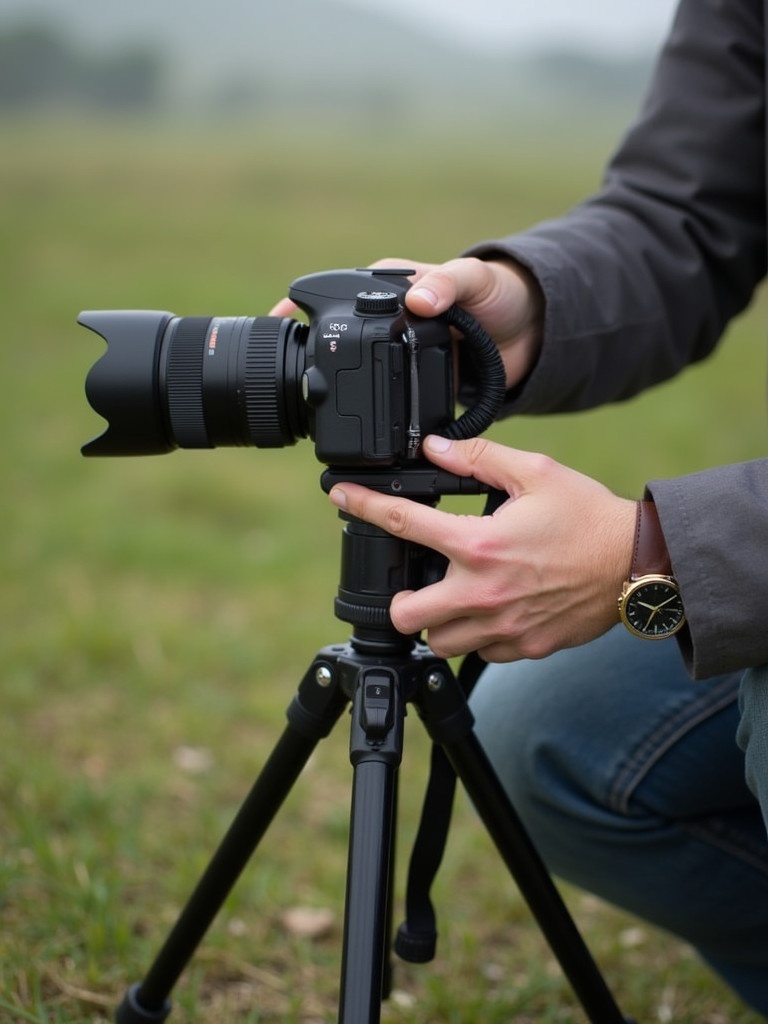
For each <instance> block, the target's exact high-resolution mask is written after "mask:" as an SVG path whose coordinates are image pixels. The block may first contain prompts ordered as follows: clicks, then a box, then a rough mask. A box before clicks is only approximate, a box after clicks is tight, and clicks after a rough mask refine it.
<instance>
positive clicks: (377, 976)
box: [116, 491, 627, 1024]
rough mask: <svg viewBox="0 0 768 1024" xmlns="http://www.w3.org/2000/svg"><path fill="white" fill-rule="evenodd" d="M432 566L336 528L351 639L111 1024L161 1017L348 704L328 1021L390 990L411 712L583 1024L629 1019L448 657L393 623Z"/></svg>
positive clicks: (338, 649) (376, 1014) (326, 652)
mask: <svg viewBox="0 0 768 1024" xmlns="http://www.w3.org/2000/svg"><path fill="white" fill-rule="evenodd" d="M442 493H446V492H445V491H443V492H442ZM342 518H346V517H342ZM429 558H430V556H429V554H428V553H427V552H425V551H424V550H423V549H421V548H416V547H415V546H414V545H411V544H408V543H406V542H404V541H399V540H397V539H395V538H393V537H391V536H389V535H388V534H386V533H384V532H382V531H381V530H378V529H376V528H375V527H372V526H368V525H367V524H365V523H362V522H360V521H359V520H355V519H348V520H347V525H346V527H345V529H344V533H343V544H342V571H341V586H340V589H339V596H338V598H337V601H336V614H337V616H338V617H339V618H340V619H342V620H343V621H346V622H350V623H351V624H352V626H353V634H352V638H351V640H350V641H349V642H348V643H346V644H341V645H336V646H331V647H325V648H323V649H322V650H321V651H320V652H319V653H318V654H317V656H316V657H315V659H314V661H313V662H312V664H311V665H310V667H309V669H308V671H307V672H306V674H305V676H304V678H303V679H302V680H301V683H300V684H299V687H298V690H297V693H296V695H295V696H294V698H293V700H292V702H291V704H290V706H289V708H288V711H287V718H288V725H287V727H286V728H285V731H284V732H283V735H282V736H281V738H280V739H279V741H278V743H277V745H276V746H275V748H274V750H273V751H272V753H271V755H270V757H269V758H268V760H267V762H266V764H265V765H264V768H263V769H262V771H261V773H260V775H259V777H258V778H257V780H256V782H255V784H254V786H253V788H252V790H251V792H250V794H249V795H248V797H247V798H246V800H245V802H244V804H243V805H242V807H241V808H240V810H239V812H238V814H237V816H236V817H235V819H234V821H233V823H232V825H231V827H230V829H229V831H228V832H227V834H226V836H225V837H224V839H223V841H222V843H221V845H220V846H219V849H218V850H217V852H216V853H215V855H214V857H213V859H212V860H211V862H210V864H209V866H208V868H207V869H206V871H205V873H204V874H203V876H202V878H201V880H200V882H199V883H198V886H197V888H196V889H195V891H194V893H193V894H192V897H191V898H190V900H189V902H188V903H187V905H186V907H185V908H184V909H183V910H182V912H181V914H180V916H179V918H178V920H177V922H176V924H175V926H174V927H173V929H172V931H171V932H170V934H169V935H168V937H167V939H166V941H165V944H164V946H163V947H162V949H161V951H160V952H159V954H158V956H157V958H156V959H155V962H154V963H153V964H152V966H151V967H150V969H149V971H148V973H147V975H146V977H145V978H144V980H143V981H142V982H141V983H139V984H137V985H134V986H133V987H132V988H131V989H130V990H129V991H128V993H127V994H126V996H125V998H124V1000H123V1002H122V1004H121V1005H120V1007H119V1009H118V1011H117V1014H116V1021H117V1024H148V1022H160V1021H163V1020H165V1018H166V1016H167V1015H168V1013H169V1012H170V1009H171V1004H170V1000H169V996H170V992H171V990H172V988H173V986H174V985H175V983H176V982H177V980H178V979H179V977H180V975H181V973H182V971H183V970H184V968H185V967H186V965H187V963H188V962H189V960H190V959H191V957H192V955H193V954H194V952H195V949H196V948H197V946H198V945H199V943H200V941H201V940H202V938H203V936H204V935H205V933H206V931H207V929H208V927H209V926H210V924H211V923H212V921H213V919H214V917H215V916H216V914H217V912H218V911H219V909H220V908H221V906H222V904H223V903H224V900H225V899H226V897H227V895H228V894H229V892H230V890H231V888H232V886H233V885H234V883H235V881H236V880H237V878H238V876H239V874H240V872H241V871H242V870H243V868H244V867H245V865H246V863H247V862H248V860H249V858H250V857H251V855H252V854H253V852H254V850H255V849H256V847H257V845H258V843H259V842H260V840H261V839H262V837H263V836H264V834H265V832H266V830H267V828H268V826H269V824H270V822H271V821H272V819H273V818H274V816H275V815H276V813H277V811H278V810H279V808H280V806H281V805H282V803H283V801H284V799H285V797H286V796H287V795H288V793H289V792H290V790H291V788H292V786H293V784H294V782H295V781H296V779H297V778H298V776H299V775H300V773H301V771H302V769H303V768H304V766H305V764H306V763H307V761H308V759H309V757H310V755H311V754H312V752H313V750H314V749H315V747H316V745H317V743H318V742H319V741H320V740H321V739H322V738H323V737H325V736H327V735H328V734H329V733H330V732H331V730H332V728H333V726H334V724H335V723H336V721H337V720H338V718H339V717H340V715H341V713H342V711H343V710H344V709H345V708H346V707H347V706H348V705H349V703H350V702H351V704H352V709H351V712H352V713H351V738H350V759H351V762H352V765H353V790H352V806H351V818H350V839H349V861H348V870H347V892H346V906H345V920H344V939H343V949H342V961H341V987H340V1002H339V1016H338V1020H339V1024H378V1022H379V1020H380V1013H381V1000H382V999H383V998H385V997H386V996H387V995H388V993H389V958H388V944H389V938H390V931H391V896H390V894H391V888H392V885H391V882H392V874H393V845H394V825H395V811H396V802H397V799H396V792H397V770H398V766H399V764H400V760H401V756H402V750H403V732H404V718H405V709H406V705H407V704H408V703H412V704H413V705H414V706H415V708H416V710H417V712H418V714H419V716H420V718H421V719H422V721H423V722H424V724H425V726H426V728H427V730H428V732H429V735H430V736H431V738H432V740H433V742H434V753H433V778H434V777H435V774H434V768H435V765H437V768H438V770H437V774H438V775H439V774H440V768H442V769H443V776H444V777H445V769H447V770H448V774H449V775H450V779H451V785H452V784H453V782H455V779H456V777H458V779H459V780H460V781H461V782H462V783H463V785H464V786H465V788H466V790H467V793H468V795H469V797H470V798H471V800H472V802H473V803H474V806H475V808H476V809H477V812H478V814H479V815H480V817H481V819H482V821H483V823H484V824H485V826H486V828H487V829H488V832H489V833H490V835H491V837H492V839H493V841H494V843H495V844H496V846H497V848H498V850H499V853H500V854H501V857H502V858H503V860H504V862H505V864H506V865H507V867H508V869H509V870H510V872H511V873H512V875H513V877H514V879H515V881H516V882H517V885H518V887H519V889H520V891H521V893H522V895H523V896H524V898H525V899H526V901H527V903H528V905H529V907H530V909H531V911H532V913H533V915H534V917H535V918H536V920H537V922H538V924H539V926H540V928H541V929H542V932H543V933H544V936H545V937H546V939H547V941H548V942H549V944H550V946H551V948H552V951H553V952H554V954H555V955H556V957H557V959H558V961H559V962H560V965H561V967H562V969H563V971H564V973H565V975H566V976H567V978H568V980H569V981H570V983H571V985H572V987H573V989H574V991H575V993H576V995H577V997H578V999H579V1000H580V1002H581V1004H582V1006H583V1007H584V1010H585V1012H586V1014H587V1016H588V1018H589V1020H590V1021H592V1022H593V1024H627V1021H626V1020H625V1018H624V1017H623V1016H622V1014H621V1012H620V1011H619V1009H618V1007H617V1005H616V1003H615V1001H614V999H613V997H612V995H611V993H610V992H609V990H608V988H607V986H606V984H605V982H604V980H603V978H602V975H601V974H600V972H599V971H598V969H597V967H596V965H595V963H594V961H593V959H592V957H591V955H590V953H589V951H588V950H587V948H586V946H585V945H584V942H583V940H582V938H581V936H580V934H579V932H578V930H577V929H576V926H575V925H574V923H573V921H572V919H571V917H570V915H569V913H568V911H567V909H566V907H565V905H564V904H563V902H562V900H561V898H560V895H559V893H558V891H557V889H556V888H555V886H554V884H553V883H552V880H551V878H550V877H549V875H548V873H547V871H546V869H545V867H544V865H543V863H542V862H541V860H540V858H539V856H538V854H537V852H536V849H535V848H534V846H533V845H532V843H531V840H530V839H529V837H528V835H527V834H526V832H525V831H524V829H523V827H522V825H521V823H520V820H519V818H518V816H517V814H516V812H515V811H514V809H513V807H512V806H511V804H510V802H509V799H508V798H507V796H506V793H505V791H504V790H503V788H502V786H501V784H500V782H499V781H498V779H497V777H496V775H495V773H494V771H493V768H492V767H491V765H490V763H489V761H488V759H487V757H486V756H485V753H484V751H483V749H482V747H481V745H480V743H479V741H478V739H477V738H476V736H475V734H474V732H473V718H472V714H471V712H470V710H469V707H468V704H467V700H466V694H465V690H464V688H463V686H462V685H461V684H460V682H459V680H457V678H456V677H455V676H454V674H453V672H452V671H451V669H450V667H449V666H448V664H447V662H445V661H443V660H441V659H439V658H437V657H435V655H434V654H432V652H431V651H430V650H429V648H428V647H426V646H424V645H423V644H421V643H420V642H418V641H416V640H414V639H413V638H407V637H403V636H401V635H400V634H399V633H397V632H396V631H395V630H394V629H393V627H392V625H391V623H390V620H389V615H388V608H389V603H390V601H391V599H392V596H393V595H394V594H395V593H397V592H398V591H399V590H401V589H406V588H410V587H413V586H414V582H415V581H420V582H421V583H423V582H424V581H425V575H426V573H427V572H428V565H429ZM451 792H452V791H451ZM425 811H427V808H426V807H425ZM436 817H437V818H438V819H440V820H439V821H437V822H435V821H434V820H433V821H430V820H429V813H428V811H427V813H425V821H426V822H427V827H426V829H425V830H423V831H422V834H429V833H432V835H433V836H434V830H435V829H437V831H438V832H440V831H441V830H443V829H446V828H447V814H446V815H445V816H443V815H441V814H437V815H436ZM442 838H444V836H440V837H438V839H442ZM417 845H418V840H417ZM438 846H439V842H438ZM430 857H431V859H432V861H433V863H432V864H431V865H430V866H429V868H428V870H427V872H426V873H427V874H429V871H430V870H431V871H432V873H434V871H435V870H436V868H437V862H439V854H437V855H436V854H435V852H434V850H433V851H432V854H431V855H430V854H428V857H427V859H428V860H429V859H430ZM412 868H413V862H412ZM411 879H412V880H413V871H412V875H411ZM410 889H411V885H410V884H409V900H410ZM419 899H420V897H419V894H418V893H417V894H416V897H415V899H414V906H415V909H414V911H413V913H412V914H411V916H410V919H409V921H407V922H406V924H405V925H404V926H403V927H401V929H400V933H399V934H398V937H397V942H396V948H397V950H398V952H399V953H400V954H401V955H402V956H404V957H405V958H406V959H410V960H415V961H424V960H428V959H431V956H432V953H433V951H434V942H435V935H434V927H433V926H434V922H433V920H432V912H431V905H430V904H429V900H428V899H426V900H424V899H423V898H421V902H420V904H419Z"/></svg>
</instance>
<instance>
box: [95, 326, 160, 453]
mask: <svg viewBox="0 0 768 1024" xmlns="http://www.w3.org/2000/svg"><path fill="white" fill-rule="evenodd" d="M173 319H174V315H173V314H172V313H164V312H157V311H155V310H103V311H100V310H97V311H86V312H83V313H81V314H80V316H79V317H78V318H77V320H78V323H80V324H82V325H83V327H87V328H89V329H90V330H92V331H94V332H95V333H96V334H99V335H101V337H102V338H103V339H104V341H105V342H106V343H107V350H106V352H105V353H104V355H103V356H102V357H101V358H100V359H99V360H98V362H96V363H95V364H94V365H93V366H92V367H91V369H90V371H89V373H88V377H87V378H86V383H85V393H86V395H87V397H88V401H89V402H90V404H91V406H92V407H93V409H94V410H95V411H96V412H97V413H99V415H100V416H103V417H104V419H105V420H106V421H107V423H108V426H107V428H106V430H105V431H104V433H103V434H101V435H99V436H98V437H96V438H94V439H93V440H92V441H89V442H88V443H87V444H85V445H83V448H82V453H83V455H164V454H166V453H167V452H171V451H173V450H174V449H175V448H176V444H175V443H174V441H173V439H172V436H171V432H170V430H169V428H168V425H167V423H166V417H165V414H164V412H163V405H162V401H161V394H160V383H159V372H160V370H159V367H160V350H161V343H162V339H163V336H164V334H165V331H166V328H167V327H168V324H169V323H170V322H171V320H173Z"/></svg>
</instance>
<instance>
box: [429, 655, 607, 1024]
mask: <svg viewBox="0 0 768 1024" xmlns="http://www.w3.org/2000/svg"><path fill="white" fill-rule="evenodd" d="M430 680H431V685H430V686H426V687H423V689H422V692H421V694H420V696H419V710H420V713H421V716H422V718H423V720H424V722H425V724H426V725H427V728H428V730H429V732H430V735H431V736H432V738H433V739H434V740H435V742H437V743H439V744H441V745H442V747H443V749H444V750H445V753H446V755H447V757H448V759H449V761H450V762H451V764H452V766H453V768H454V771H455V772H456V774H457V776H458V777H459V779H460V780H461V782H462V783H463V785H464V787H465V789H466V790H467V793H468V795H469V797H470V799H471V800H472V802H473V804H474V806H475V808H476V810H477V812H478V814H479V815H480V817H481V819H482V821H483V823H484V825H485V827H486V828H487V830H488V832H489V834H490V836H491V838H492V839H493V841H494V843H495V845H496V847H497V849H498V851H499V853H500V854H501V857H502V859H503V860H504V863H505V864H506V866H507V868H508V869H509V871H510V873H511V874H512V876H513V878H514V879H515V881H516V883H517V885H518V888H519V889H520V892H521V894H522V895H523V897H524V899H525V900H526V902H527V903H528V906H529V908H530V910H531V912H532V914H533V916H534V917H535V918H536V921H537V922H538V924H539V927H540V928H541V930H542V933H543V934H544V937H545V938H546V939H547V941H548V942H549V945H550V947H551V948H552V952H553V953H554V954H555V956H556V957H557V959H558V961H559V963H560V966H561V968H562V969H563V973H564V974H565V976H566V977H567V978H568V980H569V982H570V984H571V987H572V988H573V990H574V992H575V993H576V995H577V997H578V998H579V1000H580V1002H581V1005H582V1006H583V1008H584V1011H585V1013H586V1014H587V1017H588V1018H589V1020H590V1021H592V1022H593V1024H627V1020H626V1019H625V1018H624V1016H623V1015H622V1013H621V1011H620V1010H619V1008H618V1006H617V1005H616V1002H615V1001H614V999H613V996H612V994H611V992H610V991H609V989H608V987H607V985H606V983H605V980H604V979H603V977H602V975H601V973H600V971H599V970H598V968H597V965H596V964H595V962H594V960H593V958H592V955H591V954H590V952H589V950H588V949H587V947H586V945H585V943H584V941H583V939H582V937H581V935H580V933H579V931H578V929H577V928H576V925H575V924H574V922H573V919H572V918H571V916H570V913H569V912H568V909H567V907H566V906H565V904H564V902H563V900H562V897H561V896H560V893H559V892H558V890H557V888H556V887H555V884H554V882H553V881H552V879H551V877H550V875H549V872H548V871H547V869H546V867H545V865H544V863H543V862H542V860H541V858H540V856H539V853H538V851H537V850H536V848H535V846H534V845H533V843H532V842H531V839H530V837H529V836H528V834H527V832H526V831H525V828H524V826H523V824H522V822H521V820H520V818H519V817H518V815H517V812H516V811H515V809H514V807H513V806H512V804H511V802H510V800H509V797H508V796H507V794H506V791H505V790H504V788H503V786H502V785H501V783H500V782H499V780H498V778H497V776H496V773H495V772H494V770H493V767H492V765H491V763H490V761H489V760H488V758H487V756H486V754H485V751H484V750H483V748H482V745H481V744H480V741H479V740H478V739H477V737H476V736H475V734H474V731H473V729H472V726H473V719H472V714H471V711H470V710H469V707H468V706H467V703H466V698H465V696H464V693H463V691H462V690H461V687H460V686H459V684H458V683H457V682H456V680H455V678H454V677H453V674H452V673H451V671H450V669H449V668H448V667H447V666H443V668H439V669H438V670H437V671H432V672H431V673H430Z"/></svg>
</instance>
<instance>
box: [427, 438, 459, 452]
mask: <svg viewBox="0 0 768 1024" xmlns="http://www.w3.org/2000/svg"><path fill="white" fill-rule="evenodd" d="M452 444H453V441H451V439H450V438H449V437H441V436H440V434H430V435H429V437H427V438H425V439H424V447H425V448H427V449H429V451H431V452H435V453H436V454H437V455H440V454H441V453H442V452H447V451H448V449H449V448H450V447H451V445H452Z"/></svg>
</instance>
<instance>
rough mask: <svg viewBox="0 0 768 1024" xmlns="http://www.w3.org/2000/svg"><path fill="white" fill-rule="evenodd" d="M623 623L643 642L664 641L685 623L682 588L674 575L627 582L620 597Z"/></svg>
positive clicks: (640, 578) (645, 577)
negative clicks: (673, 577)
mask: <svg viewBox="0 0 768 1024" xmlns="http://www.w3.org/2000/svg"><path fill="white" fill-rule="evenodd" d="M619 616H620V618H621V621H622V622H623V623H624V625H625V626H626V627H627V629H628V630H629V631H630V633H633V634H634V635H635V636H639V637H642V638H643V639H644V640H664V639H666V637H668V636H674V634H675V633H677V631H678V630H679V629H681V628H682V627H683V625H684V624H685V611H684V609H683V601H682V597H681V596H680V588H679V587H678V585H677V583H676V582H675V580H674V579H672V577H671V576H659V575H649V576H640V577H639V578H638V579H635V580H627V582H626V583H625V584H624V587H623V589H622V592H621V596H620V597H619Z"/></svg>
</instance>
